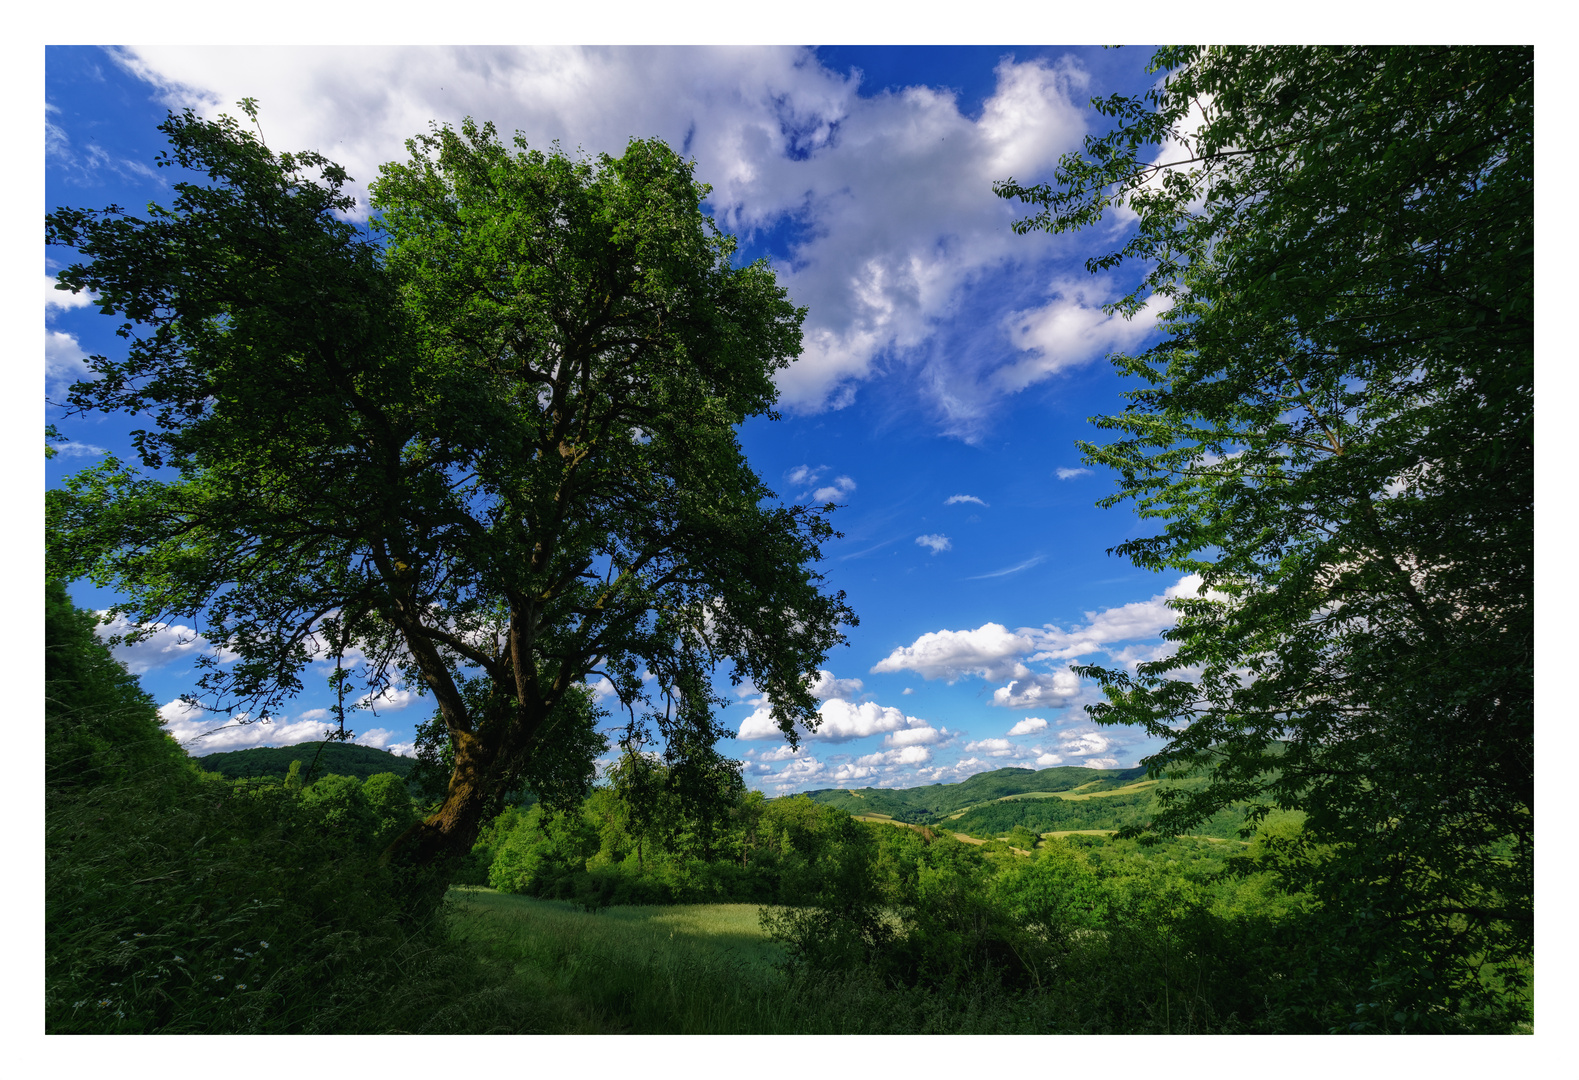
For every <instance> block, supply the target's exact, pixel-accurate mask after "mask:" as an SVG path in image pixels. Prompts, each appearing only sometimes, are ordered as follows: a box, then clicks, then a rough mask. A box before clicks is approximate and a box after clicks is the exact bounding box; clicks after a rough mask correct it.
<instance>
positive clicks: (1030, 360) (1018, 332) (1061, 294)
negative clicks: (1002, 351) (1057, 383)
mask: <svg viewBox="0 0 1579 1080" xmlns="http://www.w3.org/2000/svg"><path fill="white" fill-rule="evenodd" d="M1103 283H1104V279H1101V278H1097V279H1078V280H1076V279H1066V280H1062V281H1058V282H1055V283H1054V284H1053V285H1052V286H1051V288H1050V289H1049V290H1048V291H1049V294H1050V295H1051V296H1052V297H1053V299H1052V300H1051V301H1050V302H1049V303H1048V304H1046V305H1045V306H1043V307H1040V308H1035V309H1032V310H1027V311H1015V312H1011V313H1009V314H1008V315H1007V316H1005V317H1004V328H1005V330H1006V332H1007V335H1008V338H1009V341H1010V342H1011V343H1012V344H1013V346H1014V348H1016V349H1017V350H1019V351H1020V352H1021V353H1023V354H1024V355H1023V356H1022V357H1021V358H1020V359H1019V360H1016V361H1015V362H1013V363H1010V364H1006V365H1004V366H1003V367H1001V368H999V369H998V370H997V371H995V372H994V373H993V376H992V377H993V381H994V382H995V383H996V385H997V387H998V388H999V389H1000V390H1002V391H1003V392H1005V393H1017V392H1019V391H1021V390H1023V389H1025V388H1026V387H1027V386H1031V385H1032V384H1034V383H1037V382H1040V381H1042V380H1043V379H1046V378H1047V377H1048V376H1050V375H1053V374H1056V373H1057V372H1060V371H1063V370H1065V369H1067V368H1070V367H1074V366H1077V365H1080V364H1085V363H1089V362H1090V361H1092V360H1096V359H1098V358H1100V357H1102V356H1104V355H1106V354H1108V353H1110V352H1116V351H1120V350H1127V349H1133V348H1135V347H1136V346H1137V345H1139V344H1141V343H1142V342H1143V341H1145V339H1146V338H1147V337H1149V336H1150V335H1151V334H1152V332H1153V331H1154V330H1156V328H1157V319H1158V317H1159V316H1161V315H1162V313H1163V312H1165V311H1166V310H1167V309H1168V307H1169V301H1168V300H1167V298H1166V297H1162V296H1153V297H1152V298H1151V299H1149V300H1147V301H1146V304H1145V305H1144V307H1142V309H1141V310H1140V311H1139V312H1138V313H1136V315H1135V316H1134V317H1133V318H1129V319H1126V318H1125V317H1124V316H1122V315H1119V314H1117V313H1115V314H1112V315H1108V314H1106V313H1105V312H1103V310H1102V305H1103V304H1105V303H1107V302H1109V301H1111V300H1113V299H1115V297H1114V295H1113V292H1112V290H1111V289H1108V288H1104V287H1103Z"/></svg>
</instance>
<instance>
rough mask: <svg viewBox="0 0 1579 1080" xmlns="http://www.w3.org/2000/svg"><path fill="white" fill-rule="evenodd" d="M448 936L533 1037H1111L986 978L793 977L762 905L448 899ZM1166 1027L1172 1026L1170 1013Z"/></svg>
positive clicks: (486, 896) (1039, 997)
mask: <svg viewBox="0 0 1579 1080" xmlns="http://www.w3.org/2000/svg"><path fill="white" fill-rule="evenodd" d="M450 895H451V900H452V903H451V920H452V922H451V927H452V931H453V932H454V933H455V934H456V935H457V937H459V938H461V939H462V940H465V941H467V942H470V943H472V944H474V945H476V946H478V947H480V948H481V949H483V950H484V951H485V952H486V954H487V955H489V956H490V957H491V958H492V959H493V960H494V961H496V962H499V963H503V964H506V965H508V966H509V967H510V968H511V969H512V970H513V973H514V983H513V991H514V992H515V993H517V994H519V995H520V998H521V1008H522V1009H523V1010H524V1011H525V1013H526V1014H528V1015H530V1016H531V1017H532V1018H533V1026H532V1027H531V1029H530V1030H534V1031H541V1032H545V1033H546V1032H573V1033H589V1034H591V1033H627V1032H628V1033H671V1034H686V1035H711V1034H783V1035H797V1034H829V1035H845V1034H852V1035H853V1034H949V1033H956V1034H993V1033H1002V1034H1009V1033H1047V1032H1081V1031H1091V1030H1106V1029H1105V1028H1102V1027H1101V1026H1100V1025H1098V1026H1095V1027H1093V1026H1092V1024H1091V1023H1090V1018H1089V1017H1082V1016H1080V1015H1071V1014H1069V1013H1068V1012H1067V1011H1066V1003H1065V1002H1063V1001H1062V1000H1061V999H1059V998H1057V997H1055V996H1051V995H1046V994H1032V993H1021V992H1015V991H1012V990H1008V989H1005V988H1003V987H1002V986H999V985H996V984H993V983H991V982H988V981H979V982H974V983H966V984H963V985H958V986H954V987H948V988H937V987H930V988H922V987H910V986H904V985H901V984H897V983H894V982H891V981H888V980H885V979H883V978H882V977H881V976H879V975H878V974H876V973H875V972H873V971H871V970H867V969H856V970H852V971H844V972H829V971H822V972H818V971H813V970H806V969H804V968H802V969H797V970H790V971H785V970H783V969H782V968H781V967H780V966H779V965H781V964H782V962H783V960H784V956H785V954H784V952H783V950H782V949H781V947H780V946H779V945H778V944H776V943H775V942H773V941H771V940H770V939H769V938H768V936H767V934H766V933H765V932H764V931H763V930H762V929H761V926H760V911H761V909H760V908H758V907H757V906H756V905H751V904H709V905H684V906H677V907H646V908H642V907H623V908H622V907H611V908H606V909H604V910H602V911H600V912H596V913H589V912H586V911H584V910H581V909H579V908H577V907H576V906H575V905H573V904H570V903H567V902H563V901H553V900H531V899H527V898H525V897H520V896H510V895H506V894H501V893H496V892H493V891H491V890H487V889H480V888H458V889H455V890H452V891H451V894H450ZM1156 1026H1157V1029H1158V1030H1161V1029H1162V1017H1160V1016H1159V1018H1158V1023H1157V1025H1156Z"/></svg>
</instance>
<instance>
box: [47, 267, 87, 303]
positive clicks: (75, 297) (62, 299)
mask: <svg viewBox="0 0 1579 1080" xmlns="http://www.w3.org/2000/svg"><path fill="white" fill-rule="evenodd" d="M93 301H94V296H93V294H92V293H90V292H89V291H88V290H87V289H83V290H82V291H81V292H78V293H74V292H71V291H70V290H68V289H57V288H55V278H54V276H53V275H50V274H45V275H44V309H45V310H46V311H48V309H50V308H60V309H61V310H62V311H66V310H70V309H71V308H79V307H89V306H91V305H92V303H93Z"/></svg>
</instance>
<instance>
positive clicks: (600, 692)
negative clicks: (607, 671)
mask: <svg viewBox="0 0 1579 1080" xmlns="http://www.w3.org/2000/svg"><path fill="white" fill-rule="evenodd" d="M587 689H589V690H591V691H592V700H593V701H600V702H601V701H607V700H608V699H609V698H612V697H614V696H615V695H614V684H613V683H611V682H609V680H608V676H606V675H605V676H602V677H601V678H599V679H598V681H597V682H595V683H592V684H591V685H589V686H588V687H587Z"/></svg>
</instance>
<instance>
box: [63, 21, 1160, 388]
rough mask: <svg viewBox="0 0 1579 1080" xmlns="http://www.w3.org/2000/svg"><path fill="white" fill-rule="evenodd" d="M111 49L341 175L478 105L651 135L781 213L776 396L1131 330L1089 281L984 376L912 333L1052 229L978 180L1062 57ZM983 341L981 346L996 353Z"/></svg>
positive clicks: (739, 216)
mask: <svg viewBox="0 0 1579 1080" xmlns="http://www.w3.org/2000/svg"><path fill="white" fill-rule="evenodd" d="M112 55H113V56H115V57H116V58H117V59H118V60H119V61H120V62H121V63H122V64H123V65H124V66H125V67H126V68H127V69H128V70H130V71H132V72H133V73H135V74H136V75H138V76H140V77H141V78H143V79H146V80H147V81H148V82H149V83H150V84H152V85H153V86H154V87H155V89H156V91H157V92H158V93H159V95H160V96H161V98H162V100H163V101H164V102H165V103H166V104H167V105H169V106H171V107H173V108H176V109H180V108H183V107H192V108H194V109H195V110H197V111H198V112H199V113H200V114H202V115H205V116H208V117H213V116H215V115H216V114H218V113H219V112H222V111H231V112H234V111H235V105H234V102H236V101H237V100H238V99H240V98H241V97H242V96H244V95H251V96H255V97H257V98H258V99H259V100H260V101H261V102H262V103H263V114H262V121H263V123H264V125H265V126H266V128H267V131H268V135H269V141H270V144H271V145H274V146H279V147H281V148H287V147H288V148H291V149H303V148H313V149H318V150H321V151H323V152H324V153H325V154H327V155H328V156H330V157H331V158H333V159H335V160H336V161H338V162H340V163H341V164H343V165H345V166H346V167H347V169H348V170H349V172H350V174H351V175H352V176H353V177H355V178H356V182H355V183H354V184H353V185H352V186H353V188H354V189H355V192H356V194H358V196H361V195H362V194H363V192H364V191H365V184H366V182H367V181H368V180H370V179H371V178H373V177H374V176H376V175H377V168H378V166H379V165H380V164H382V163H383V162H385V161H388V160H394V159H399V158H401V157H403V156H404V155H403V152H402V146H403V142H404V140H405V139H407V138H409V137H410V136H412V135H414V134H417V133H419V132H422V131H425V130H426V129H427V126H428V123H429V121H430V120H433V119H435V118H436V119H437V120H439V121H440V122H447V123H452V124H454V123H458V122H459V121H460V120H461V119H462V118H463V117H465V116H468V115H470V116H477V117H480V118H491V119H493V120H494V121H495V122H496V123H497V124H498V126H499V128H500V130H501V131H502V132H505V133H506V134H508V133H509V132H511V131H513V130H517V129H519V130H520V131H521V132H522V133H523V134H524V135H525V137H526V138H527V140H528V141H529V142H530V143H531V144H532V145H533V146H537V147H546V146H547V145H548V144H549V143H550V142H552V141H554V140H556V139H557V140H560V141H562V142H563V143H564V145H566V146H580V147H583V148H585V150H586V151H588V152H591V153H596V152H603V151H606V152H611V153H615V154H617V153H619V152H621V151H622V150H623V149H624V146H625V144H626V142H627V140H628V139H630V138H631V137H633V136H641V137H646V136H653V135H656V136H658V137H660V138H663V139H664V140H666V141H667V142H668V143H669V144H670V145H672V146H675V147H677V148H681V149H682V151H683V152H684V153H686V154H688V155H690V156H692V157H694V158H695V160H696V161H697V173H698V176H699V177H701V178H702V179H703V180H705V181H707V182H709V183H710V184H712V185H713V191H712V194H711V196H710V205H711V207H712V209H713V211H714V213H715V215H716V216H717V218H718V220H719V222H720V224H721V225H722V226H723V227H725V228H727V229H730V230H732V231H735V232H739V233H742V234H745V235H747V236H748V237H749V236H750V235H752V234H755V233H758V232H765V231H768V230H773V229H778V228H781V227H783V226H785V225H786V224H791V225H793V226H794V227H795V235H796V240H795V242H794V243H793V244H792V245H791V248H790V250H789V252H788V257H787V258H786V259H785V260H784V261H783V262H781V263H780V264H779V266H778V267H777V269H778V271H779V273H780V275H781V278H782V280H783V281H784V282H785V284H786V286H787V287H788V289H789V291H790V295H791V296H792V297H793V299H794V300H795V302H796V303H797V304H801V305H804V306H806V307H808V308H809V310H810V315H809V317H808V320H807V323H806V326H805V333H804V351H803V354H802V356H801V358H800V359H799V360H798V361H797V362H795V363H794V364H792V365H791V366H790V367H789V368H788V369H786V370H784V371H783V372H780V373H779V376H778V380H779V385H780V389H781V400H782V403H783V405H784V406H785V407H786V408H789V409H794V410H799V411H816V410H819V409H824V408H838V407H842V406H844V405H847V404H848V403H849V402H850V401H851V400H852V399H853V396H854V393H855V389H856V387H857V385H858V384H859V383H860V382H861V381H862V380H865V379H868V378H870V377H872V376H873V375H874V374H878V373H881V372H883V371H885V370H888V369H889V368H890V367H891V366H893V365H894V364H921V365H923V366H926V365H931V366H932V367H935V368H937V370H929V371H927V372H926V373H925V376H924V377H923V378H920V379H918V380H915V385H917V386H920V387H922V388H923V389H924V390H926V388H934V389H935V395H936V397H937V399H938V401H939V402H940V408H943V404H942V403H943V402H944V399H945V398H946V397H947V396H948V395H949V392H950V391H949V387H950V386H955V385H960V384H961V382H964V383H968V384H970V385H971V386H973V387H975V388H977V389H978V390H979V391H980V392H981V394H984V395H986V396H988V397H990V396H991V395H994V394H996V395H1000V396H1001V395H1002V394H1003V393H1012V392H1015V391H1016V390H1018V389H1019V388H1022V387H1023V386H1026V385H1029V384H1030V383H1032V382H1034V381H1036V380H1037V379H1040V378H1044V377H1045V376H1046V375H1047V374H1048V373H1050V372H1051V371H1054V370H1058V369H1060V368H1062V367H1065V366H1068V365H1070V364H1073V363H1077V362H1080V361H1081V359H1082V357H1080V356H1077V355H1076V353H1077V352H1079V351H1081V350H1084V352H1086V353H1090V354H1091V355H1097V354H1099V353H1100V352H1101V351H1102V350H1103V349H1105V348H1108V347H1112V345H1113V344H1114V342H1123V341H1128V340H1130V338H1131V337H1133V334H1134V331H1126V330H1124V329H1122V328H1120V327H1118V326H1117V324H1110V323H1109V322H1107V321H1105V317H1097V316H1092V315H1091V314H1090V312H1091V311H1092V310H1094V309H1093V307H1092V305H1093V303H1095V301H1092V300H1089V299H1088V300H1080V299H1078V298H1076V299H1073V300H1071V299H1069V298H1067V297H1064V298H1062V301H1061V302H1062V303H1064V304H1065V305H1066V306H1068V305H1069V304H1073V305H1074V314H1073V315H1069V314H1064V315H1062V316H1061V315H1060V314H1059V312H1058V311H1052V310H1047V309H1036V310H1031V311H1025V312H1017V313H1015V316H1014V318H1013V319H1007V320H1006V321H1005V323H1004V326H1003V333H1004V334H1005V335H1007V336H1008V337H1009V338H1010V341H1011V344H1012V345H1013V347H1014V348H1015V349H1016V350H1017V351H1018V352H1020V353H1023V354H1024V355H1023V357H1019V358H1016V359H1015V360H1014V361H1013V362H1011V364H1010V365H1009V366H1008V367H1007V368H1005V369H1004V370H1002V371H1000V372H999V373H997V374H996V375H993V374H991V373H990V371H989V372H983V371H980V370H973V371H967V372H963V373H961V372H959V371H956V370H954V369H952V368H947V367H946V364H945V366H944V367H938V366H937V362H936V360H935V355H934V354H936V353H937V352H938V350H929V345H930V344H931V343H933V342H934V341H935V340H936V336H937V333H938V329H939V327H940V326H942V325H944V324H945V323H946V321H947V319H948V318H949V316H950V315H951V314H953V313H954V312H955V311H956V310H957V309H958V307H959V305H960V304H961V302H962V297H963V296H964V295H965V294H966V292H967V290H968V289H969V288H970V287H971V286H972V284H973V283H977V282H979V281H980V280H981V279H982V278H983V276H984V275H986V274H988V273H992V272H1000V271H1007V270H1008V269H1009V268H1010V267H1011V266H1015V265H1021V264H1024V263H1025V262H1026V261H1029V260H1036V259H1038V258H1040V257H1041V256H1042V255H1043V254H1045V253H1046V252H1048V251H1051V250H1055V249H1056V248H1057V245H1058V243H1059V242H1060V241H1058V240H1057V239H1056V238H1052V237H1047V236H1041V235H1032V236H1030V237H1020V236H1015V235H1014V234H1013V232H1012V231H1011V230H1010V229H1009V228H1008V225H1009V223H1010V222H1011V221H1012V220H1013V219H1014V218H1015V217H1016V216H1017V214H1018V212H1019V211H1018V210H1017V209H1016V208H1015V207H1013V206H1011V205H1009V204H1008V203H1006V202H1005V201H1004V200H1002V199H999V198H997V197H995V196H994V195H993V194H992V190H991V184H992V182H993V181H994V180H1000V179H1003V178H1005V177H1007V176H1011V175H1012V176H1016V177H1019V178H1021V179H1025V178H1030V177H1036V176H1041V175H1045V174H1046V173H1048V172H1049V171H1050V170H1051V168H1052V167H1053V165H1054V164H1055V163H1056V162H1057V160H1058V158H1059V156H1060V155H1061V154H1063V153H1064V152H1066V151H1068V150H1071V149H1074V148H1076V147H1077V146H1078V145H1079V143H1080V139H1081V138H1082V136H1083V135H1084V134H1085V131H1086V114H1087V108H1086V104H1085V99H1086V96H1087V91H1088V88H1089V87H1088V78H1087V76H1086V74H1085V72H1084V71H1083V69H1082V68H1081V67H1080V66H1079V65H1078V64H1077V63H1076V62H1074V61H1073V60H1061V61H1055V62H1048V61H1046V60H1041V59H1036V60H1030V61H1025V62H1019V61H1016V60H1014V59H1013V58H1012V57H1005V58H1004V59H1003V61H1002V62H1001V63H1000V64H999V65H998V66H997V68H996V71H995V77H996V82H995V86H994V89H993V92H992V94H991V95H990V96H989V97H988V98H987V99H986V101H985V102H984V103H983V105H982V107H981V110H980V113H979V115H978V116H976V117H974V118H973V117H970V116H967V115H965V114H964V113H962V112H961V110H960V102H959V101H958V99H957V98H956V96H955V94H954V93H953V92H952V91H949V90H946V89H937V88H930V87H923V86H915V87H909V88H906V89H903V90H901V91H898V92H884V93H881V94H877V95H872V96H865V97H863V96H861V95H860V94H859V92H858V91H859V82H858V78H857V77H855V76H851V75H846V74H844V73H840V72H835V71H831V70H829V69H827V68H825V67H823V66H822V65H821V64H820V63H818V62H817V60H816V57H815V54H813V53H810V52H808V51H807V50H804V49H798V48H763V49H740V48H702V49H688V48H558V47H544V48H528V47H498V48H492V47H489V48H480V47H465V48H463V47H411V48H396V47H376V46H359V47H354V48H350V47H346V48H341V47H315V48H303V47H294V46H293V47H290V48H260V47H257V46H245V45H237V46H229V47H226V46H213V45H205V46H202V47H190V46H180V45H158V46H139V47H137V48H135V49H125V50H117V51H114V52H113V53H112ZM50 123H51V124H54V125H55V126H54V128H52V129H50V131H51V132H52V134H49V136H48V137H49V139H51V140H53V141H51V142H49V144H48V145H50V146H52V147H54V148H55V150H54V151H52V152H55V153H57V156H58V155H59V154H61V153H67V152H69V142H70V140H69V136H68V134H67V133H66V132H65V131H64V130H63V129H61V128H60V124H59V122H58V118H53V119H51V120H50ZM361 212H362V213H365V203H364V204H363V209H362V211H361ZM1088 288H1091V286H1088ZM1066 291H1067V290H1066ZM1014 302H1015V301H1013V300H1009V299H1005V300H1002V301H998V303H999V304H1000V306H1005V307H1006V306H1008V305H1009V304H1012V303H1014ZM1057 302H1059V301H1055V303H1057ZM1071 350H1074V352H1071ZM942 351H943V352H947V351H948V350H942ZM991 352H992V357H991V359H989V360H988V361H985V362H986V363H987V364H988V365H989V367H991V366H993V365H997V364H999V363H1000V362H1001V361H1000V358H1001V350H995V351H991ZM961 374H963V376H964V378H963V380H961V379H960V378H957V377H956V376H959V375H961ZM929 392H931V391H929ZM978 396H980V395H978ZM979 405H980V402H979V401H978V402H976V403H974V404H973V405H972V406H971V407H972V408H978V407H979Z"/></svg>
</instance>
